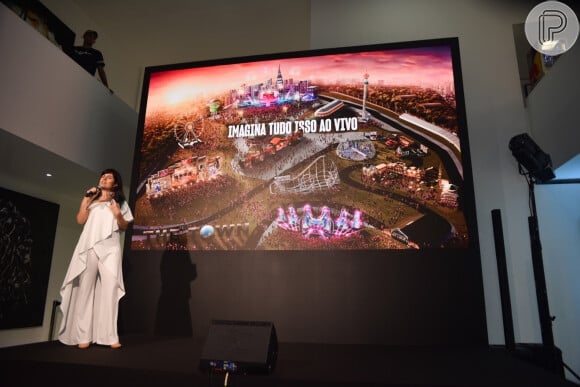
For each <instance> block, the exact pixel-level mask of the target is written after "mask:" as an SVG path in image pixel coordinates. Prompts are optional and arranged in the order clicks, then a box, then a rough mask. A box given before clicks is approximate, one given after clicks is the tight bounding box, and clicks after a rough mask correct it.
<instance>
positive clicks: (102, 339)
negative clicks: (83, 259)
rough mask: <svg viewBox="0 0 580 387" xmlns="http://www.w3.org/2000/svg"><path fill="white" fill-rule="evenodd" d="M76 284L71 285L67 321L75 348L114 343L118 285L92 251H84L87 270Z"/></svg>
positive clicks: (117, 338)
mask: <svg viewBox="0 0 580 387" xmlns="http://www.w3.org/2000/svg"><path fill="white" fill-rule="evenodd" d="M77 280H78V281H77ZM77 280H75V281H74V282H75V283H74V285H73V286H74V288H73V296H72V302H73V305H71V308H72V310H71V314H70V316H69V321H68V324H70V326H69V328H70V332H71V337H74V338H76V340H75V341H77V343H78V344H81V343H97V344H103V345H111V344H115V343H118V342H119V335H118V333H117V317H118V309H119V308H118V299H117V295H118V293H117V289H118V282H117V279H116V278H115V276H114V275H113V274H112V273H111V272H109V271H108V270H107V268H106V267H105V266H104V265H103V264H102V263H101V262H100V261H99V257H98V256H97V254H96V253H95V251H94V250H93V249H90V250H89V251H88V254H87V267H86V269H85V270H84V271H83V272H82V273H81V274H80V275H79V277H78V278H77Z"/></svg>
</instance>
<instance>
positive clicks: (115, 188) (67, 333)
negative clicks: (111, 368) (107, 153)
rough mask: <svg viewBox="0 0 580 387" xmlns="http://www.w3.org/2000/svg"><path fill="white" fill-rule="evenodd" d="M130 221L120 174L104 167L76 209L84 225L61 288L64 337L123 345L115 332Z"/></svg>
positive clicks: (68, 340) (68, 341)
mask: <svg viewBox="0 0 580 387" xmlns="http://www.w3.org/2000/svg"><path fill="white" fill-rule="evenodd" d="M132 221H133V214H132V212H131V209H130V208H129V205H128V204H127V201H126V200H125V197H124V195H123V181H122V179H121V175H120V174H119V172H117V171H116V170H114V169H106V170H104V171H103V172H102V173H101V177H100V179H99V185H98V186H96V187H93V188H90V189H89V190H88V191H87V192H86V194H85V196H84V197H83V199H82V200H81V204H80V208H79V211H78V213H77V222H78V223H79V224H82V225H84V226H83V230H82V232H81V236H80V238H79V240H78V242H77V245H76V247H75V250H74V252H73V255H72V259H71V262H70V264H69V268H68V271H67V274H66V276H65V279H64V282H63V284H62V287H61V289H60V295H61V305H60V308H61V311H62V313H63V318H62V323H61V327H60V331H59V336H58V338H59V340H60V341H61V342H62V343H64V344H67V345H77V346H78V347H79V348H88V347H89V346H90V344H91V343H95V344H100V345H108V346H110V347H111V348H120V347H121V343H120V342H119V335H118V333H117V317H118V311H119V300H120V299H121V297H123V295H124V294H125V286H124V284H123V272H122V250H121V235H122V234H121V233H122V232H123V231H124V230H125V229H126V228H127V226H128V225H129V224H130V223H131V222H132Z"/></svg>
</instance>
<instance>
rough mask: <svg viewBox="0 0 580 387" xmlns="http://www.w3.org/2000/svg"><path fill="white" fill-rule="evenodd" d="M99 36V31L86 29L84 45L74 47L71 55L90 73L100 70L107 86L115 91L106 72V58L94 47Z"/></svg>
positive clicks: (93, 73)
mask: <svg viewBox="0 0 580 387" xmlns="http://www.w3.org/2000/svg"><path fill="white" fill-rule="evenodd" d="M98 37H99V34H97V31H93V30H87V31H85V33H84V35H83V45H82V46H74V47H72V50H71V53H70V56H71V57H72V59H73V60H74V61H75V62H77V63H78V64H79V65H80V66H81V67H82V68H84V69H85V70H87V72H88V73H89V74H91V75H93V76H94V75H95V74H96V73H97V72H98V73H99V78H100V79H101V82H102V83H103V85H105V86H107V88H108V89H109V90H110V91H111V92H113V91H112V90H111V89H110V88H109V82H108V80H107V74H106V73H105V60H104V58H103V53H102V52H101V51H99V50H97V49H95V48H93V45H94V44H95V42H96V41H97V38H98Z"/></svg>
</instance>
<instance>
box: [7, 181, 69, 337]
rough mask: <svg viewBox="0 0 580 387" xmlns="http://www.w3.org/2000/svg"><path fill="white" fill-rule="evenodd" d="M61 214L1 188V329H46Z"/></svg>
mask: <svg viewBox="0 0 580 387" xmlns="http://www.w3.org/2000/svg"><path fill="white" fill-rule="evenodd" d="M58 211H59V206H58V204H55V203H50V202H47V201H44V200H41V199H37V198H33V197H31V196H28V195H24V194H21V193H18V192H14V191H11V190H8V189H4V188H0V329H10V328H24V327H33V326H40V325H42V320H43V318H44V304H45V301H46V290H47V286H48V278H49V274H50V264H51V260H52V250H53V244H54V235H55V232H56V223H57V220H58Z"/></svg>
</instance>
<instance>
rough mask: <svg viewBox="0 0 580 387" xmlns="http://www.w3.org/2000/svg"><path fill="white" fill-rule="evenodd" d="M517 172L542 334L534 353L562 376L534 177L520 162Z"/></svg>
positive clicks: (543, 363) (538, 359) (544, 363)
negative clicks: (523, 186)
mask: <svg viewBox="0 0 580 387" xmlns="http://www.w3.org/2000/svg"><path fill="white" fill-rule="evenodd" d="M518 168H519V172H520V174H521V175H524V176H525V177H526V180H527V182H528V188H529V205H530V213H531V215H530V216H529V217H528V226H529V231H530V244H531V251H532V266H533V269H534V280H535V284H536V298H537V301H538V314H539V317H540V330H541V335H542V347H541V348H540V350H539V353H536V357H537V359H536V360H537V361H538V362H539V363H541V364H542V365H543V366H544V367H545V368H547V369H548V370H550V371H553V372H554V373H556V374H558V375H561V376H562V377H564V368H563V363H562V353H561V351H560V350H559V349H558V348H557V347H556V345H555V344H554V334H553V331H552V321H554V319H555V317H552V316H551V315H550V308H549V306H548V291H547V288H546V278H545V276H544V262H543V257H542V244H541V242H540V230H539V227H538V214H537V210H536V198H535V193H534V186H535V183H536V181H535V177H534V176H532V175H531V174H530V173H529V172H525V171H524V169H523V168H522V166H521V164H518Z"/></svg>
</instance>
